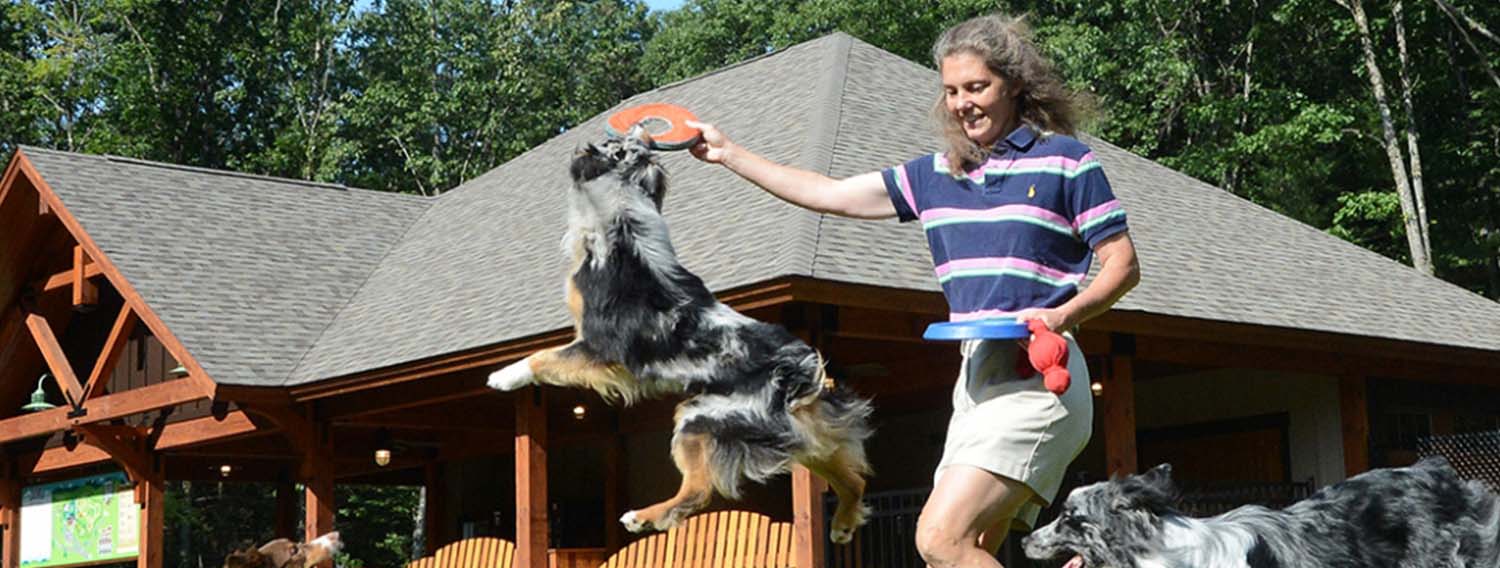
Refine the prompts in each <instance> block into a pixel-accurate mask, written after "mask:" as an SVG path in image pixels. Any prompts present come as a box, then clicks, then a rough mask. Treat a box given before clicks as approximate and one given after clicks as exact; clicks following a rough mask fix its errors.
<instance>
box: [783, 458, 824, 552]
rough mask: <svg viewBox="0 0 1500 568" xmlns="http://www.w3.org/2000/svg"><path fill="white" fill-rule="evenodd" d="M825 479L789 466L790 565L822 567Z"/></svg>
mask: <svg viewBox="0 0 1500 568" xmlns="http://www.w3.org/2000/svg"><path fill="white" fill-rule="evenodd" d="M827 490H828V482H826V481H823V478H821V477H818V476H816V475H813V473H812V470H809V469H807V468H806V467H805V466H803V465H801V464H798V465H794V466H792V565H793V566H822V565H823V553H824V548H823V547H824V546H825V545H824V540H825V539H827V538H828V536H827V533H828V527H827V526H826V523H824V522H823V518H824V517H823V492H825V491H827Z"/></svg>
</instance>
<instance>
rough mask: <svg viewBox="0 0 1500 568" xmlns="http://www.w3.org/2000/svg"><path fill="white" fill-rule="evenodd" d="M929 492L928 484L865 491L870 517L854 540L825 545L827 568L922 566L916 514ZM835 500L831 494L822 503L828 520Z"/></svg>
mask: <svg viewBox="0 0 1500 568" xmlns="http://www.w3.org/2000/svg"><path fill="white" fill-rule="evenodd" d="M931 492H932V489H931V488H921V489H904V490H900V491H885V492H881V493H869V494H866V495H865V503H866V504H868V505H869V506H870V517H869V518H868V519H867V520H866V522H865V526H863V527H860V529H859V532H858V533H855V535H854V541H853V542H850V543H849V544H846V545H843V546H837V545H829V546H828V547H827V549H826V550H827V552H826V558H825V560H826V565H827V566H828V568H864V567H866V566H871V567H873V566H879V567H880V568H921V567H922V566H925V564H923V563H922V557H921V556H920V555H918V554H917V544H916V543H917V515H918V514H920V513H921V512H922V504H923V503H926V502H927V494H928V493H931ZM837 504H838V500H837V499H835V498H833V497H832V496H830V497H829V498H828V499H827V501H826V502H825V504H824V507H823V510H824V511H827V513H828V515H830V518H828V519H827V520H828V521H829V522H832V520H833V519H832V518H831V515H832V514H833V509H834V506H835V505H837ZM825 526H826V525H825Z"/></svg>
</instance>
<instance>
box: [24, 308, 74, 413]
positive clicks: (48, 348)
mask: <svg viewBox="0 0 1500 568" xmlns="http://www.w3.org/2000/svg"><path fill="white" fill-rule="evenodd" d="M26 328H27V329H30V330H31V339H32V340H34V341H36V346H37V348H38V349H40V350H41V351H42V358H43V359H46V360H47V368H48V369H51V370H52V378H54V379H57V386H59V387H61V388H62V390H63V393H64V394H66V395H68V401H69V402H71V403H72V404H73V405H74V406H77V405H79V404H82V403H83V385H82V384H79V382H78V376H77V375H74V374H73V365H72V364H71V363H69V362H68V356H67V354H65V353H63V349H62V346H61V345H59V344H58V343H57V336H56V335H53V333H52V325H51V324H49V323H47V318H45V317H42V315H41V314H26Z"/></svg>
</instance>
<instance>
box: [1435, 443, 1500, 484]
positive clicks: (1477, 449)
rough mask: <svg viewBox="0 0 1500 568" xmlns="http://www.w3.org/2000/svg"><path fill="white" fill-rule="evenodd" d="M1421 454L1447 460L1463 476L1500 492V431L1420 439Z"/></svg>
mask: <svg viewBox="0 0 1500 568" xmlns="http://www.w3.org/2000/svg"><path fill="white" fill-rule="evenodd" d="M1417 455H1419V456H1421V457H1424V458H1425V457H1430V456H1442V457H1445V458H1447V459H1448V463H1451V464H1453V468H1454V469H1457V470H1458V474H1459V475H1460V476H1462V477H1464V478H1465V479H1477V480H1480V481H1483V482H1485V483H1486V484H1489V486H1490V488H1491V489H1494V490H1495V491H1500V430H1492V431H1489V432H1469V433H1466V434H1453V435H1449V436H1428V437H1426V438H1422V439H1420V440H1418V442H1417Z"/></svg>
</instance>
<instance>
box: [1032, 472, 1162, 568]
mask: <svg viewBox="0 0 1500 568" xmlns="http://www.w3.org/2000/svg"><path fill="white" fill-rule="evenodd" d="M1176 499H1177V488H1176V486H1175V485H1173V483H1172V466H1170V465H1167V464H1162V465H1159V466H1156V467H1155V468H1152V469H1151V470H1150V471H1147V472H1146V473H1142V474H1140V475H1131V476H1128V477H1125V478H1122V479H1112V480H1110V481H1104V482H1100V483H1095V484H1093V485H1088V486H1085V487H1080V488H1078V489H1076V490H1074V491H1073V492H1072V493H1071V494H1069V495H1068V498H1067V500H1065V501H1064V502H1063V508H1062V514H1061V515H1059V516H1058V517H1057V519H1056V520H1053V521H1052V522H1051V523H1048V524H1047V525H1046V526H1043V527H1042V528H1039V529H1037V530H1036V531H1035V532H1033V533H1031V535H1030V536H1027V537H1026V538H1025V539H1024V540H1023V541H1022V544H1023V545H1024V547H1025V551H1026V556H1028V557H1031V558H1033V559H1037V560H1045V559H1051V558H1058V557H1062V556H1065V555H1066V556H1072V555H1075V554H1076V555H1079V556H1082V557H1083V565H1084V566H1086V567H1095V568H1104V567H1132V566H1135V560H1134V559H1135V558H1137V557H1139V556H1142V555H1143V554H1142V553H1143V552H1146V551H1147V550H1148V549H1149V547H1150V546H1152V544H1153V543H1156V542H1158V541H1159V540H1160V532H1161V527H1162V520H1161V516H1162V515H1164V514H1169V513H1171V512H1172V504H1173V503H1174V502H1175V501H1176Z"/></svg>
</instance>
